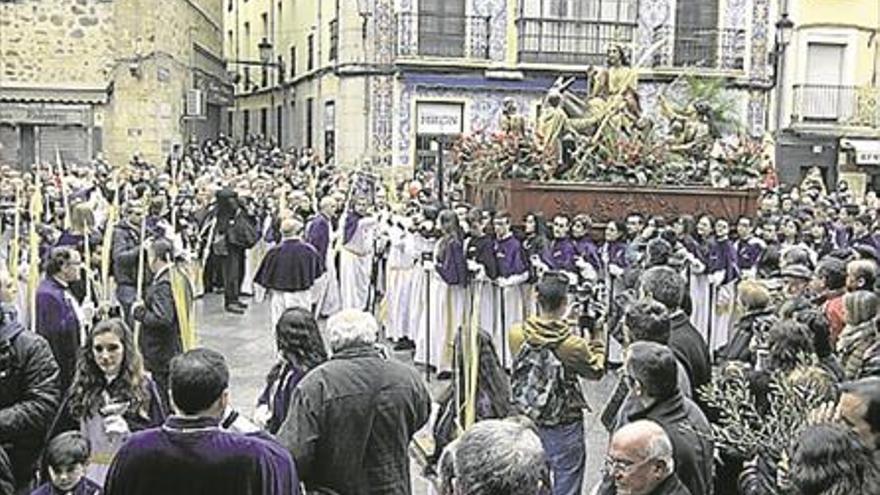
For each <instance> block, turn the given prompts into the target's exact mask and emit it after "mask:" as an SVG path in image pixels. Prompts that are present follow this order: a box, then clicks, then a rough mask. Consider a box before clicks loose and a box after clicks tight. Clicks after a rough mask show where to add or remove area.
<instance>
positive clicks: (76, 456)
mask: <svg viewBox="0 0 880 495" xmlns="http://www.w3.org/2000/svg"><path fill="white" fill-rule="evenodd" d="M90 455H91V446H90V445H89V441H88V439H86V437H84V436H83V435H82V434H81V433H80V432H78V431H68V432H64V433H62V434H60V435H58V436H56V437H55V438H53V439H52V440H51V441H50V442H49V446H48V447H46V462H47V464H48V465H49V479H50V480H51V481H50V482H49V483H44V484H43V485H41V486H40V487H39V488H37V489H36V490H35V491H33V492H31V495H101V493H102V490H101V487H100V486H99V485H98V484H97V483H95V482H94V481H92V480H90V479H88V478H86V477H85V473H86V466H88V464H89V456H90Z"/></svg>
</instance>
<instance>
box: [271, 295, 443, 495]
mask: <svg viewBox="0 0 880 495" xmlns="http://www.w3.org/2000/svg"><path fill="white" fill-rule="evenodd" d="M327 329H328V332H329V340H330V349H331V355H332V358H331V359H330V360H329V361H327V362H325V363H323V364H322V365H320V366H318V367H317V368H315V369H313V370H311V371H310V372H309V373H308V374H306V376H305V377H304V378H303V379H302V381H301V382H299V384H298V385H297V387H296V389H295V390H294V392H293V397H292V398H291V401H290V412H289V413H288V415H287V420H286V421H285V422H284V424H283V425H282V426H281V430H280V431H279V432H278V439H279V441H280V442H281V443H282V445H284V446H285V447H287V448H288V449H289V450H290V452H291V454H293V458H294V459H296V467H297V471H298V473H299V475H300V478H301V479H302V480H303V481H304V482H305V485H306V488H307V489H308V490H309V491H312V490H318V489H324V490H332V491H333V492H336V493H345V494H353V495H357V494H366V493H400V494H409V493H410V490H411V486H410V475H409V457H408V456H407V448H408V446H409V443H410V440H411V439H412V436H413V434H414V433H415V432H416V431H418V429H419V428H421V427H422V426H423V425H424V424H425V423H426V422H427V420H428V416H429V414H430V411H431V396H430V394H429V392H428V388H427V387H426V386H425V383H424V382H423V381H422V378H421V376H420V375H419V373H418V372H417V371H416V370H415V368H412V367H409V366H406V365H404V364H401V363H398V362H394V361H390V360H388V359H385V358H384V357H383V355H382V354H381V352H380V351H379V350H378V349H377V348H376V346H375V343H376V339H377V338H378V334H379V324H378V323H377V322H376V319H375V318H374V317H373V315H371V314H369V313H366V312H363V311H357V310H344V311H341V312H339V313H337V314H335V315H333V316H332V317H330V319H329V320H328V321H327Z"/></svg>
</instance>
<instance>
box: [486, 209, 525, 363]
mask: <svg viewBox="0 0 880 495" xmlns="http://www.w3.org/2000/svg"><path fill="white" fill-rule="evenodd" d="M493 226H494V227H495V236H496V239H495V246H494V248H495V260H496V261H495V264H496V268H497V272H498V273H497V274H498V277H497V278H496V279H495V282H496V283H497V284H498V288H499V296H500V300H499V301H498V304H499V310H502V311H503V313H501V314H500V315H499V321H500V326H501V329H502V331H501V332H500V335H495V336H494V337H495V348H496V349H500V350H501V357H502V360H503V363H502V365H503V366H505V367H509V366H510V364H511V363H512V361H513V356H512V355H510V353H509V352H507V337H506V335H507V332H508V330H510V327H511V326H512V325H514V324H516V323H520V322H523V321H525V319H526V308H527V307H528V300H527V294H526V291H525V287H524V284H525V283H526V282H528V280H529V268H530V267H529V263H528V257H527V256H526V252H525V249H523V246H522V243H520V241H519V239H517V238H516V236H514V235H513V232H512V231H511V229H510V215H509V214H508V213H507V212H500V213H498V214H497V215H496V216H495V220H494V222H493Z"/></svg>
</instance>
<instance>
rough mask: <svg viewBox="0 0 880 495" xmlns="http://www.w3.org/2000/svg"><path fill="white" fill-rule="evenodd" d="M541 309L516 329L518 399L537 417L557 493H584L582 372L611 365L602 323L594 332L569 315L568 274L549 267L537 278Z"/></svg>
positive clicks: (590, 374)
mask: <svg viewBox="0 0 880 495" xmlns="http://www.w3.org/2000/svg"><path fill="white" fill-rule="evenodd" d="M536 289H537V298H538V315H537V316H533V317H531V318H529V319H528V320H526V322H525V323H524V324H522V325H515V326H514V327H513V328H512V329H511V331H510V349H511V352H512V353H513V355H514V356H515V357H514V361H513V375H512V377H511V389H512V400H513V402H514V406H515V407H516V408H517V409H518V411H519V412H520V414H523V415H526V416H528V417H529V418H531V419H532V421H534V422H535V425H536V426H537V430H538V436H539V437H540V438H541V442H542V444H543V445H544V450H545V451H546V453H547V459H548V460H549V462H550V467H551V469H552V470H553V474H554V486H553V493H554V495H563V494H579V493H581V485H582V483H583V479H584V468H585V463H586V448H585V443H584V409H585V408H587V403H586V401H585V400H584V397H583V393H582V392H581V388H580V383H579V381H578V378H579V377H586V378H592V379H598V378H599V377H601V376H602V374H603V372H604V366H605V344H604V339H603V337H602V332H601V330H600V328H598V327H597V328H593V329H590V330H591V331H590V336H589V338H588V339H587V338H583V337H579V336H578V335H576V334H575V333H573V332H572V324H571V323H570V322H569V321H568V320H567V314H566V313H567V311H568V277H566V276H565V275H562V274H559V273H556V272H549V273H547V274H545V275H544V276H543V277H542V278H541V280H540V281H539V282H538V284H537V287H536Z"/></svg>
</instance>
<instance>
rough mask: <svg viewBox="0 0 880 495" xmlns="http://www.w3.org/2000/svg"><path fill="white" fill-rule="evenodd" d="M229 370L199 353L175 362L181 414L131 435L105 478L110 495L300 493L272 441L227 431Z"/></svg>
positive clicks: (217, 357) (216, 357) (288, 462)
mask: <svg viewBox="0 0 880 495" xmlns="http://www.w3.org/2000/svg"><path fill="white" fill-rule="evenodd" d="M228 387H229V369H228V368H227V366H226V360H225V359H224V358H223V356H222V355H221V354H219V353H217V352H215V351H212V350H209V349H194V350H192V351H189V352H187V353H185V354H182V355H180V356H177V357H175V358H174V360H173V361H172V362H171V400H172V402H173V404H174V407H175V410H176V411H177V413H178V414H177V415H174V416H171V417H169V418H168V419H167V420H166V421H165V424H164V425H163V426H162V427H160V428H151V429H148V430H143V431H140V432H137V433H135V434H133V435H132V436H131V437H130V438H129V439H128V441H127V442H126V443H125V444H124V445H123V446H122V448H121V449H120V450H119V452H118V453H117V454H116V457H115V458H114V459H113V464H111V466H110V472H109V473H108V475H107V482H106V484H105V486H104V493H105V494H106V495H152V494H158V493H161V494H163V495H288V494H293V495H297V494H298V493H299V486H298V485H299V480H298V478H297V475H296V468H295V467H294V464H293V459H292V458H291V457H290V453H288V452H287V451H286V450H285V449H283V448H282V447H281V446H279V445H278V444H276V443H275V442H274V441H273V440H271V439H269V438H268V437H263V436H260V435H244V434H241V433H234V432H230V431H224V430H223V429H221V427H220V420H221V418H222V416H223V412H224V410H225V409H226V406H227V405H228V403H229V388H228Z"/></svg>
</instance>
